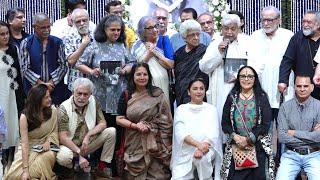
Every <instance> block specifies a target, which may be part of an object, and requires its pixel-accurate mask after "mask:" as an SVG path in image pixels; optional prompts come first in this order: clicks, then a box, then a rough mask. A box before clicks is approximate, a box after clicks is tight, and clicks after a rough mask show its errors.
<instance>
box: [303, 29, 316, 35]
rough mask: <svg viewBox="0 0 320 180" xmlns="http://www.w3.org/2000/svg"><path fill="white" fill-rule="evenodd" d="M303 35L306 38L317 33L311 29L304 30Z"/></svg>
mask: <svg viewBox="0 0 320 180" xmlns="http://www.w3.org/2000/svg"><path fill="white" fill-rule="evenodd" d="M302 33H303V35H305V36H313V35H314V34H315V33H316V32H315V30H313V29H311V28H302Z"/></svg>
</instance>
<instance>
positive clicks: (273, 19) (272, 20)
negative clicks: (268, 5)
mask: <svg viewBox="0 0 320 180" xmlns="http://www.w3.org/2000/svg"><path fill="white" fill-rule="evenodd" d="M277 19H279V16H277V17H275V18H262V19H261V20H260V22H262V23H273V22H275V21H276V20H277Z"/></svg>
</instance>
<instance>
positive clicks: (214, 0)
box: [206, 0, 230, 31]
mask: <svg viewBox="0 0 320 180" xmlns="http://www.w3.org/2000/svg"><path fill="white" fill-rule="evenodd" d="M206 3H207V5H208V10H209V11H210V12H211V13H212V15H213V17H214V22H215V26H214V29H215V30H218V31H220V30H221V19H222V16H223V15H225V14H227V13H228V12H229V10H230V5H229V4H228V3H227V1H226V0H206Z"/></svg>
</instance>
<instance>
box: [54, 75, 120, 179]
mask: <svg viewBox="0 0 320 180" xmlns="http://www.w3.org/2000/svg"><path fill="white" fill-rule="evenodd" d="M93 87H94V86H93V83H92V82H91V81H90V80H89V79H87V78H78V79H77V80H75V82H74V83H73V95H72V96H71V97H70V98H69V99H68V100H66V101H64V102H63V103H62V104H61V106H60V107H59V112H58V120H59V124H58V126H59V139H60V144H61V146H60V151H59V152H58V153H57V162H58V164H59V165H61V166H64V167H66V168H68V172H70V173H69V174H68V175H70V174H72V173H73V169H71V168H73V159H74V158H75V157H78V158H79V166H80V168H81V169H83V170H84V171H86V170H88V169H90V165H89V161H88V155H89V154H91V153H93V152H95V151H96V150H97V149H99V148H100V147H103V148H102V153H101V156H100V161H99V164H98V171H97V175H99V176H102V177H108V178H110V177H111V169H110V167H109V165H110V163H111V160H112V157H113V152H114V146H115V138H116V130H115V128H113V127H109V128H107V123H106V120H105V118H104V116H103V113H102V109H101V106H100V104H99V103H98V101H97V100H96V99H95V97H94V96H93V95H92V92H93Z"/></svg>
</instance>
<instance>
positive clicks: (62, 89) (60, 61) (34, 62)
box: [20, 13, 71, 105]
mask: <svg viewBox="0 0 320 180" xmlns="http://www.w3.org/2000/svg"><path fill="white" fill-rule="evenodd" d="M32 26H33V28H34V32H35V34H33V35H31V36H29V37H28V38H26V39H24V40H23V41H22V43H21V46H20V51H21V54H20V59H21V63H22V64H21V66H22V72H23V79H24V82H23V83H24V90H25V92H26V94H27V93H28V91H29V90H30V88H31V87H32V86H33V85H36V84H40V83H44V84H46V85H47V86H48V87H49V90H50V92H51V96H52V102H53V104H56V105H59V104H60V103H61V102H63V101H64V100H66V99H67V98H68V97H69V96H70V95H71V92H70V91H69V90H68V89H67V86H66V85H65V84H63V78H64V75H65V74H66V72H67V64H66V58H65V53H64V45H63V43H62V40H61V39H59V38H57V37H54V36H51V35H50V19H49V17H48V16H47V15H46V14H44V13H38V14H35V15H34V18H33V25H32Z"/></svg>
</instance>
